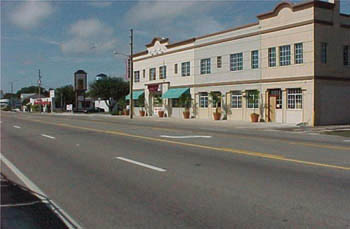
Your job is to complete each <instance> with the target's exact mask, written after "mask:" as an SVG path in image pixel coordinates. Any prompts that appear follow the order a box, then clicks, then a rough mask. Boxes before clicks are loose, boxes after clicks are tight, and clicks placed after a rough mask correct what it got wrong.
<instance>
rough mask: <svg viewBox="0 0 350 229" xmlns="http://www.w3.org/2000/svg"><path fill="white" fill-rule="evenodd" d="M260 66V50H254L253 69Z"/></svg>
mask: <svg viewBox="0 0 350 229" xmlns="http://www.w3.org/2000/svg"><path fill="white" fill-rule="evenodd" d="M256 68H259V51H258V50H254V51H252V69H256Z"/></svg>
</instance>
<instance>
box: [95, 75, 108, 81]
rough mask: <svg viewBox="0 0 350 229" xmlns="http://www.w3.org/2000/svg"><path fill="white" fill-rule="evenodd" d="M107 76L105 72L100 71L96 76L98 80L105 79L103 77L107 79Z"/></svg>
mask: <svg viewBox="0 0 350 229" xmlns="http://www.w3.org/2000/svg"><path fill="white" fill-rule="evenodd" d="M106 78H107V75H106V74H103V73H100V74H98V75H97V76H96V81H98V80H103V79H106Z"/></svg>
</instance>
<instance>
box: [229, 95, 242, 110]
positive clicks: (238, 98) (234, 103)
mask: <svg viewBox="0 0 350 229" xmlns="http://www.w3.org/2000/svg"><path fill="white" fill-rule="evenodd" d="M231 108H242V93H241V91H233V92H231Z"/></svg>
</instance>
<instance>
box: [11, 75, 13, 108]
mask: <svg viewBox="0 0 350 229" xmlns="http://www.w3.org/2000/svg"><path fill="white" fill-rule="evenodd" d="M11 109H13V81H12V82H11Z"/></svg>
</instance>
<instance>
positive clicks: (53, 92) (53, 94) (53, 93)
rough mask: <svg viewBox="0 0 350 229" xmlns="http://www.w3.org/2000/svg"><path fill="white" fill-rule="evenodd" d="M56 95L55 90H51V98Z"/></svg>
mask: <svg viewBox="0 0 350 229" xmlns="http://www.w3.org/2000/svg"><path fill="white" fill-rule="evenodd" d="M54 97H55V90H50V98H54Z"/></svg>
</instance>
